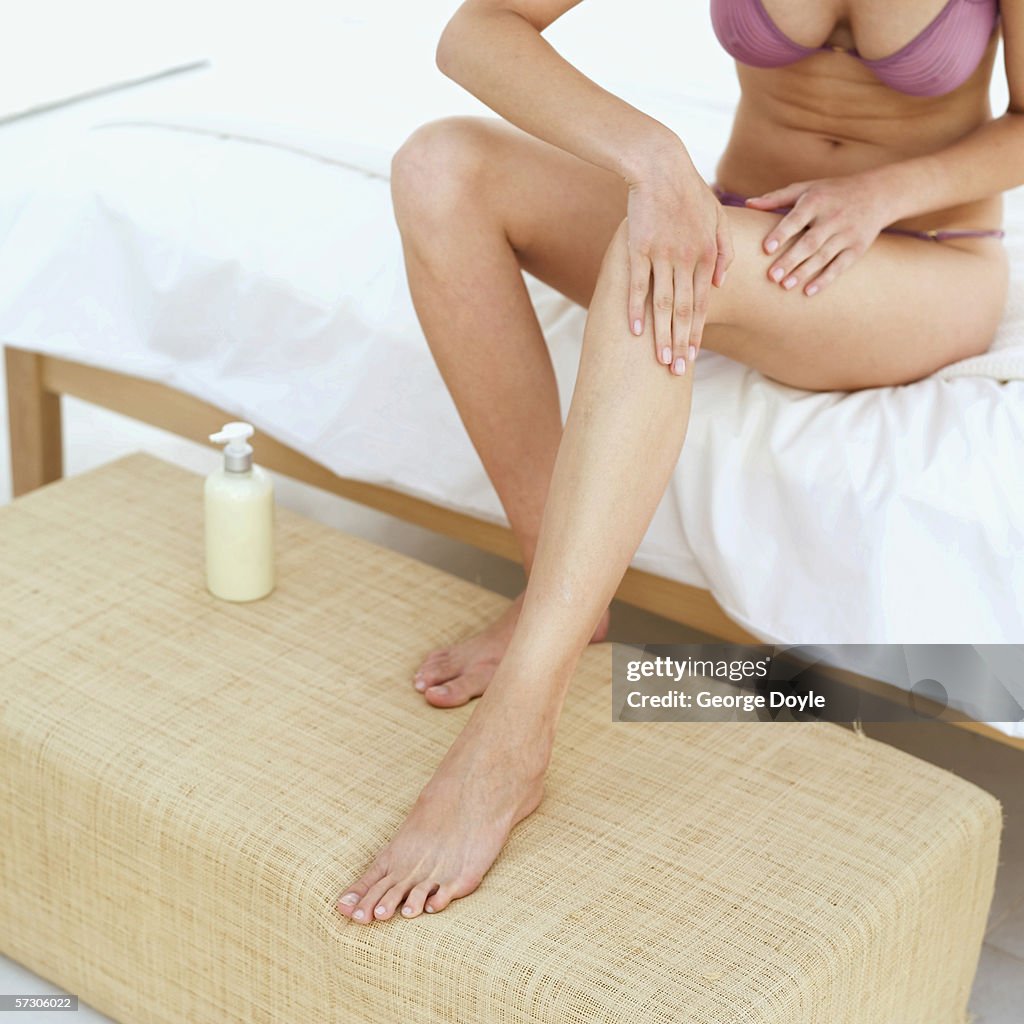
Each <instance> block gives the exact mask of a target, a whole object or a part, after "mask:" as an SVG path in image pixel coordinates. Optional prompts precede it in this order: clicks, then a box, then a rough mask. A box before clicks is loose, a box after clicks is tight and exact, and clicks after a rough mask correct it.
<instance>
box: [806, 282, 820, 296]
mask: <svg viewBox="0 0 1024 1024" xmlns="http://www.w3.org/2000/svg"><path fill="white" fill-rule="evenodd" d="M817 292H818V286H817V285H816V284H812V285H811V286H810V288H808V289H807V294H808V295H816V294H817Z"/></svg>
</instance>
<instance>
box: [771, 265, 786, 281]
mask: <svg viewBox="0 0 1024 1024" xmlns="http://www.w3.org/2000/svg"><path fill="white" fill-rule="evenodd" d="M785 273H786V272H785V271H784V270H783V269H782V267H776V268H775V269H774V270H773V271H772V272H771V273H770V274H769V275H768V276H769V277H770V278H771V279H772V280H773V281H781V280H782V277H783V275H784V274H785Z"/></svg>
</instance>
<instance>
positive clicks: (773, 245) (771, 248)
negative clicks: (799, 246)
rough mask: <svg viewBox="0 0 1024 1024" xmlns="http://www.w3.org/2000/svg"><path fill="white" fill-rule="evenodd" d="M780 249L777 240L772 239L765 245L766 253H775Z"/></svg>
mask: <svg viewBox="0 0 1024 1024" xmlns="http://www.w3.org/2000/svg"><path fill="white" fill-rule="evenodd" d="M778 247H779V243H778V241H777V240H776V239H774V238H772V239H770V240H769V241H768V242H766V243H765V247H764V248H765V252H775V250H776V249H778Z"/></svg>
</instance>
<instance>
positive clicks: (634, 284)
mask: <svg viewBox="0 0 1024 1024" xmlns="http://www.w3.org/2000/svg"><path fill="white" fill-rule="evenodd" d="M627 227H628V230H629V266H630V272H629V273H630V285H629V309H628V315H629V324H630V326H631V329H632V331H633V333H634V334H637V335H640V334H643V331H644V322H645V320H646V316H647V314H646V309H647V298H648V295H650V299H651V308H652V310H653V319H654V354H655V358H656V359H657V360H658V361H659V362H660V363H663V364H664V365H665V366H667V367H669V369H670V370H671V372H672V373H676V374H682V373H685V372H686V363H687V362H690V363H692V362H693V360H694V359H695V358H696V357H697V352H698V351H700V344H701V335H702V334H703V331H704V322H705V320H706V319H707V311H708V301H709V297H710V296H709V292H710V289H711V286H712V285H715V286H716V287H721V285H722V283H723V282H724V281H725V272H726V270H727V268H728V266H729V264H730V263H731V262H732V256H733V248H732V238H731V236H730V232H729V223H728V221H727V220H726V218H725V216H724V215H723V213H722V207H721V205H720V203H719V202H718V200H717V199H716V198H715V196H714V193H712V191H711V190H710V189H709V188H708V186H707V185H706V184H705V183H704V181H703V180H702V179H701V178H700V176H699V175H698V174H697V172H696V170H694V169H693V166H692V165H691V164H689V161H688V160H685V162H684V161H683V160H674V161H666V162H665V163H664V164H662V165H661V166H660V167H659V168H657V169H656V170H653V171H652V172H650V173H645V174H644V175H643V180H639V181H635V182H630V185H629V204H628V221H627Z"/></svg>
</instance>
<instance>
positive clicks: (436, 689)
mask: <svg viewBox="0 0 1024 1024" xmlns="http://www.w3.org/2000/svg"><path fill="white" fill-rule="evenodd" d="M431 689H433V691H434V693H447V692H448V687H447V685H446V684H445V683H442V684H441V685H440V686H434V687H431Z"/></svg>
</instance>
